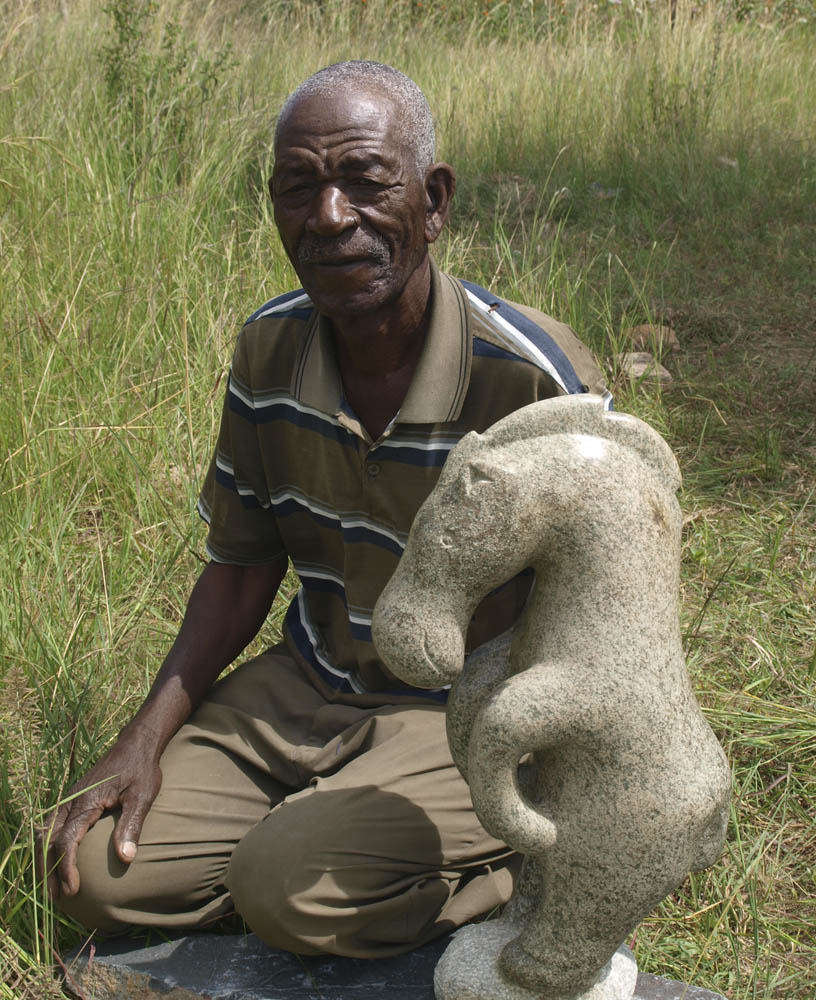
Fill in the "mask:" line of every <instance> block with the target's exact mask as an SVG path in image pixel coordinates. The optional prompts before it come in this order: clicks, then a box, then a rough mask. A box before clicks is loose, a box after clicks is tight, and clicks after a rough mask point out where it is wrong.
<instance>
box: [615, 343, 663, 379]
mask: <svg viewBox="0 0 816 1000" xmlns="http://www.w3.org/2000/svg"><path fill="white" fill-rule="evenodd" d="M615 360H616V361H617V363H618V365H619V367H620V370H621V371H622V372H623V374H624V375H626V377H627V378H630V379H632V381H633V382H635V381H640V380H641V379H643V380H645V381H647V382H663V383H666V382H671V381H672V375H671V372H670V371H668V370H667V369H666V368H664V367H663V365H661V364H660V362H659V361H657V360H655V358H654V357H653V356H652V355H651V354H649V352H648V351H625V352H624V353H623V354H617V355H616V356H615Z"/></svg>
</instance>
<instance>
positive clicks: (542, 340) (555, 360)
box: [462, 281, 587, 394]
mask: <svg viewBox="0 0 816 1000" xmlns="http://www.w3.org/2000/svg"><path fill="white" fill-rule="evenodd" d="M462 284H463V285H464V286H465V288H467V290H468V291H469V292H472V293H473V295H475V296H476V298H477V299H480V300H481V301H482V302H484V303H486V304H487V305H490V306H495V308H494V309H492V312H494V313H498V315H499V316H501V318H502V319H503V320H506V321H507V322H508V323H510V324H511V325H512V326H514V327H516V328H517V329H518V331H519V332H520V333H522V334H523V335H524V336H525V337H527V338H528V340H530V341H531V342H532V343H533V344H535V346H536V347H537V348H538V349H539V351H541V353H542V354H543V355H544V356H545V357H546V358H547V359H548V360H549V361H550V362H551V364H552V366H553V368H555V370H556V371H557V372H558V374H559V376H560V377H561V381H562V382H563V383H564V385H565V387H566V389H567V392H569V393H571V394H572V393H582V392H586V391H587V390H586V388H585V387H584V384H583V382H582V381H581V380H580V378H579V377H578V375H577V373H576V371H575V369H574V368H573V367H572V364H571V362H570V360H569V358H568V357H567V356H566V354H564V352H563V351H562V350H561V348H560V347H559V346H558V344H557V343H556V342H555V341H554V340H553V338H552V337H551V336H550V335H549V334H548V333H547V331H546V330H544V329H542V327H540V326H539V325H538V324H537V323H534V322H533V321H532V320H530V319H527V317H526V316H525V315H524V314H523V313H520V312H519V311H518V309H514V308H513V307H512V306H511V305H508V304H507V303H506V302H505V301H504V300H503V299H499V298H497V297H496V296H495V295H493V294H492V292H488V291H487V290H486V289H484V288H481V287H480V286H479V285H474V284H473V283H472V282H470V281H462Z"/></svg>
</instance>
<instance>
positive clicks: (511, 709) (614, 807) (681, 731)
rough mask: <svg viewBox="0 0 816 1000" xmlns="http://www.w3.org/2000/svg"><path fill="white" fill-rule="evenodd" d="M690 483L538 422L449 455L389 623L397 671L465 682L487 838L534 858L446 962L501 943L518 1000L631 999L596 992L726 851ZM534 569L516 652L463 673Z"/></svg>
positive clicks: (491, 433)
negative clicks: (685, 631) (510, 590)
mask: <svg viewBox="0 0 816 1000" xmlns="http://www.w3.org/2000/svg"><path fill="white" fill-rule="evenodd" d="M679 485H680V472H679V469H678V466H677V462H676V460H675V458H674V456H673V455H672V453H671V451H670V449H669V447H668V446H667V445H666V443H665V442H664V441H663V439H662V438H661V437H660V435H659V434H657V433H656V432H655V431H654V430H652V429H651V428H650V427H649V426H648V425H647V424H645V423H643V422H642V421H640V420H638V419H636V418H634V417H631V416H624V415H620V414H616V413H611V412H608V411H606V410H605V409H604V408H603V405H602V403H601V401H600V400H598V399H597V398H595V397H590V396H577V397H564V398H561V399H556V400H547V401H542V402H540V403H533V404H531V405H530V406H527V407H525V408H523V409H521V410H519V411H517V412H515V413H513V414H511V415H509V416H507V417H505V418H504V419H503V420H501V421H499V422H498V423H497V424H495V425H494V426H493V427H492V428H490V429H489V430H488V431H486V432H485V433H484V434H481V435H479V434H476V433H470V434H468V435H467V436H466V437H464V438H463V439H462V440H461V441H460V442H459V444H458V445H457V446H456V448H455V449H454V450H453V451H452V452H451V454H450V456H449V458H448V461H447V463H446V465H445V467H444V469H443V470H442V474H441V476H440V479H439V482H438V484H437V486H436V488H435V490H434V491H433V493H432V494H431V495H430V496H429V497H428V499H427V501H426V502H425V504H424V505H423V506H422V508H421V509H420V511H419V513H418V514H417V517H416V521H415V523H414V526H413V528H412V531H411V534H410V537H409V540H408V543H407V546H406V549H405V552H404V554H403V556H402V559H401V561H400V564H399V566H398V568H397V570H396V572H395V574H394V576H393V577H392V579H391V581H390V582H389V584H388V586H387V587H386V589H385V590H384V591H383V593H382V595H381V597H380V600H379V601H378V603H377V607H376V609H375V613H374V623H373V628H374V641H375V643H376V645H377V647H378V649H379V651H380V654H381V656H382V657H383V660H384V661H385V663H386V664H387V665H388V667H389V669H391V670H392V671H393V672H394V673H395V674H396V675H397V676H399V677H401V678H403V679H404V680H405V681H407V682H409V683H411V684H415V685H417V686H420V687H440V686H443V685H445V684H447V683H450V682H453V687H452V690H451V694H450V699H449V707H448V737H449V742H450V746H451V751H452V754H453V757H454V760H455V762H456V764H457V766H458V767H459V769H460V770H461V772H462V774H463V775H464V776H465V778H466V779H467V781H468V783H469V785H470V789H471V794H472V798H473V803H474V806H475V809H476V812H477V814H478V816H479V818H480V819H481V821H482V823H483V825H484V826H485V828H486V829H487V830H488V831H489V832H490V833H492V834H493V835H494V836H495V837H497V838H498V839H500V840H503V841H504V842H505V843H507V844H509V845H510V846H511V847H513V848H515V849H516V850H517V851H519V852H521V853H522V854H524V855H526V857H525V860H524V863H523V867H522V872H521V875H520V877H519V881H518V884H517V887H516V891H515V894H514V896H513V898H512V899H511V901H510V903H509V904H508V906H507V907H506V909H505V911H504V913H503V915H502V916H501V917H500V918H498V920H496V921H488V922H487V923H486V924H481V925H476V926H473V927H468V928H465V929H464V931H460V932H459V934H458V935H457V937H456V938H455V939H454V941H453V942H452V944H451V946H450V947H449V950H448V951H449V952H455V950H456V949H457V947H464V946H463V945H460V938H461V935H462V934H463V933H465V932H468V933H469V934H470V935H471V938H472V939H473V940H471V942H470V947H471V950H473V942H474V940H475V941H476V948H477V949H480V950H481V949H482V946H483V947H484V948H489V947H490V946H491V942H494V943H495V942H497V941H498V942H499V945H500V947H496V948H494V950H496V968H497V975H498V976H499V977H500V979H501V981H502V983H505V984H512V985H513V988H515V987H518V988H519V989H520V990H522V993H520V994H519V995H527V994H526V993H524V991H531V993H530V994H529V995H534V996H536V997H543V998H546V1000H550V998H559V1000H560V998H562V997H563V998H566V997H570V998H572V997H578V996H590V995H591V996H592V997H593V998H595V997H596V996H597V997H601V996H603V997H606V996H613V995H614V996H615V997H616V998H617V997H620V996H622V995H626V996H629V995H631V991H632V990H633V989H634V980H631V982H630V985H629V986H628V987H627V992H626V993H625V994H621V992H620V987H615V989H617V990H618V992H614V991H613V992H611V993H604V992H603V991H602V990H601V992H598V989H599V988H600V987H601V986H602V984H603V982H604V977H605V976H606V977H608V976H609V972H610V969H611V964H612V958H613V956H614V955H615V953H616V951H617V950H618V949H619V946H621V944H622V942H623V941H624V939H625V938H626V937H627V935H628V934H629V933H630V932H631V931H632V929H633V928H634V927H635V926H636V924H637V923H638V922H639V921H640V920H641V919H642V918H643V917H644V916H645V915H646V914H647V913H648V912H649V911H650V910H651V909H652V908H653V907H654V906H655V905H656V904H657V903H658V902H659V901H660V900H661V899H662V898H663V897H664V896H666V895H667V894H668V893H669V892H671V891H672V890H673V889H674V888H675V887H676V886H677V885H679V884H680V882H682V880H683V879H684V878H685V876H686V874H687V873H688V872H689V871H690V870H699V869H702V868H705V867H707V866H709V865H711V864H712V863H713V862H714V861H715V860H716V859H717V857H718V855H719V852H720V850H721V848H722V843H723V839H724V835H725V825H726V818H727V811H728V801H729V792H730V772H729V768H728V764H727V761H726V759H725V756H724V754H723V752H722V750H721V748H720V746H719V744H718V742H717V740H716V738H715V736H714V734H713V732H712V731H711V729H710V727H709V726H708V724H707V722H706V721H705V719H704V717H703V715H702V713H701V711H700V708H699V706H698V704H697V701H696V699H695V697H694V694H693V691H692V688H691V684H690V681H689V677H688V673H687V670H686V666H685V661H684V657H683V650H682V644H681V636H680V626H679V617H678V600H679V565H680V532H681V516H680V509H679V505H678V503H677V499H676V496H675V494H676V491H677V489H678V487H679ZM530 566H531V567H533V569H534V570H535V582H534V585H533V588H532V590H531V593H530V597H529V598H528V601H527V604H526V607H525V609H524V611H523V613H522V615H521V617H520V618H519V620H518V621H517V623H516V625H515V627H514V629H513V630H512V633H507V634H505V635H504V636H502V637H499V638H498V639H496V640H493V641H492V642H491V643H488V644H486V645H484V646H482V647H481V648H480V649H478V650H477V651H476V652H475V653H473V654H472V655H471V656H470V657H468V658H467V659H465V638H466V632H467V627H468V622H469V620H470V618H471V615H472V614H473V611H474V610H475V608H476V606H477V605H478V604H479V602H480V601H481V600H482V599H483V598H484V597H485V596H486V595H487V594H488V593H489V592H490V591H492V590H493V589H494V588H496V587H498V586H500V585H501V584H503V583H504V582H505V581H507V580H508V579H511V578H512V577H513V576H514V575H515V574H517V573H518V572H519V571H521V570H523V569H525V568H526V567H530ZM491 925H492V927H493V930H490V928H491ZM497 929H498V933H497ZM474 935H475V938H473V936H474ZM480 935H481V939H482V940H481V943H480ZM491 935H492V936H491ZM447 958H448V954H446V955H445V956H444V958H443V962H444V961H445V960H446V959H447ZM632 965H633V963H632ZM437 971H439V970H437ZM633 975H635V976H636V967H635V970H634V973H633ZM630 978H631V977H630ZM599 984H600V986H599ZM471 987H472V989H471ZM491 989H493V987H490V986H488V987H485V988H484V991H483V992H479V987H478V985H474V984H470V985H467V986H466V988H465V991H464V992H463V993H460V994H458V995H461V996H468V997H480V996H484V997H488V996H490V990H491ZM590 990H595V992H592V993H591V994H590V993H589V992H587V991H590ZM442 993H443V994H444V995H445V996H454V995H457V994H456V991H455V990H453V991H449V992H447V993H445V990H444V989H442ZM437 995H438V996H439V995H440V985H439V979H438V977H437ZM494 995H495V994H494ZM507 995H510V994H507ZM512 995H513V996H515V995H516V994H512Z"/></svg>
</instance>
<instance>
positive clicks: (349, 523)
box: [270, 490, 408, 548]
mask: <svg viewBox="0 0 816 1000" xmlns="http://www.w3.org/2000/svg"><path fill="white" fill-rule="evenodd" d="M270 499H271V502H272V506H273V507H274V506H277V505H278V504H281V503H283V502H284V501H285V500H294V501H295V503H296V504H298V505H299V506H301V507H304V508H305V509H306V510H308V511H310V512H311V513H312V514H318V515H320V516H321V517H325V518H327V520H330V521H339V522H340V524H341V525H342V527H343V528H367V529H368V530H369V531H373V532H374V534H376V535H382V536H383V537H385V538H390V539H391V541H392V542H396V543H397V545H399V546H400V548H405V539H407V537H408V536H407V535H406V536H404V538H400V537H399V536H398V535H395V534H394V532H393V531H389V530H388V529H387V528H384V527H382V526H381V525H378V524H375V523H374V522H373V521H367V520H365V519H364V518H356V519H355V520H351V519H350V518H348V517H343V515H342V514H339V513H337V512H336V511H333V510H330V509H328V508H326V507H321V506H320V505H319V504H316V503H314V502H311V503H310V502H307V501H306V500H305V499H304V498H303V497H302V496H299V495H298V494H296V493H293V492H292V491H291V490H281V491H280V492H279V493H275V494H274V495H273V496H272V497H271V498H270Z"/></svg>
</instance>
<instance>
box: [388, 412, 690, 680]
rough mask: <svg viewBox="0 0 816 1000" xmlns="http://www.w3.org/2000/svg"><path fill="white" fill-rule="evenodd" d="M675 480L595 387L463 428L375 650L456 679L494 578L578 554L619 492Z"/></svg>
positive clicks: (646, 431) (415, 533)
mask: <svg viewBox="0 0 816 1000" xmlns="http://www.w3.org/2000/svg"><path fill="white" fill-rule="evenodd" d="M633 470H634V472H635V473H637V474H636V475H633ZM679 481H680V478H679V470H678V467H677V463H676V461H675V459H674V456H673V455H672V453H671V450H670V449H669V448H668V446H667V445H666V444H665V442H664V441H663V439H662V438H661V437H660V436H659V435H658V434H657V433H656V432H655V431H653V430H652V429H651V428H650V427H648V426H647V425H646V424H644V423H643V422H642V421H640V420H637V419H636V418H634V417H629V416H622V415H618V414H612V413H609V412H608V411H605V410H604V408H603V405H602V403H601V401H600V400H598V399H597V398H595V397H588V396H580V397H566V398H561V399H557V400H547V401H543V402H540V403H533V404H531V405H530V406H527V407H525V408H523V409H522V410H519V411H516V412H515V413H513V414H510V415H509V416H508V417H505V418H504V419H503V420H501V421H499V422H498V423H497V424H495V425H494V426H493V427H491V428H490V429H489V430H488V431H486V432H485V433H484V434H482V435H479V434H475V433H471V434H468V435H467V436H466V437H464V438H463V439H462V440H461V441H460V442H459V444H458V445H457V446H456V448H455V449H454V450H453V451H452V452H451V454H450V456H449V458H448V461H447V462H446V464H445V467H444V468H443V470H442V473H441V475H440V477H439V481H438V483H437V486H436V488H435V489H434V490H433V492H432V493H431V495H430V496H429V497H428V499H427V500H426V501H425V503H424V504H423V505H422V507H421V508H420V510H419V512H418V513H417V516H416V519H415V521H414V525H413V527H412V529H411V534H410V537H409V539H408V544H407V546H406V549H405V552H404V554H403V556H402V559H401V561H400V564H399V566H398V568H397V571H396V572H395V574H394V576H393V577H392V579H391V581H390V582H389V584H388V586H387V587H386V588H385V590H384V591H383V593H382V595H381V596H380V600H379V601H378V602H377V607H376V609H375V612H374V621H373V623H372V624H373V633H374V641H375V644H376V645H377V648H378V650H379V651H380V654H381V656H382V657H383V659H384V661H385V662H386V664H387V665H388V666H389V668H390V669H391V670H392V671H394V672H395V673H396V674H398V675H399V676H401V677H402V678H403V679H405V680H406V681H408V682H409V683H412V684H416V685H418V686H420V687H437V686H440V685H441V684H444V683H447V682H449V681H451V680H453V679H454V678H455V677H456V676H457V675H458V674H459V672H460V671H461V669H462V666H463V663H464V651H465V635H466V632H467V626H468V623H469V622H470V618H471V616H472V614H473V612H474V611H475V609H476V607H477V605H478V604H479V602H480V601H481V600H482V599H483V598H484V597H485V596H486V595H487V594H488V593H490V591H491V590H493V589H494V588H495V587H497V586H499V585H501V584H502V583H504V582H506V581H507V580H509V579H511V578H512V577H513V576H515V575H516V573H518V572H519V571H521V570H522V569H524V568H525V567H526V566H529V565H536V566H538V567H540V565H541V564H542V562H546V561H547V560H549V561H551V562H552V563H554V564H556V565H557V564H558V563H559V562H560V563H561V564H563V563H565V562H566V561H572V560H578V559H580V558H581V557H582V549H583V548H585V546H584V539H585V536H586V535H587V534H588V532H589V530H590V528H591V527H592V526H593V525H596V526H597V525H598V523H599V519H600V521H604V520H605V521H606V522H607V523H608V524H609V525H610V526H611V529H610V530H611V531H612V533H613V534H614V531H615V530H616V529H615V518H616V517H617V516H618V514H617V512H616V509H615V498H617V499H618V500H619V501H621V498H625V497H628V496H629V495H630V494H631V495H632V496H634V497H635V498H636V499H637V502H638V503H639V502H641V497H640V495H639V491H640V490H641V487H644V486H648V487H649V489H651V490H652V492H653V493H654V494H655V497H657V498H658V499H657V500H656V501H655V502H659V503H662V504H663V507H664V508H666V509H667V502H666V501H667V500H670V501H671V503H673V505H674V507H676V501H675V500H674V497H673V494H674V491H675V490H676V489H677V487H678V486H679ZM622 502H625V500H624V501H622ZM666 519H667V520H671V517H670V515H669V514H668V513H666ZM675 520H676V519H675Z"/></svg>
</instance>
